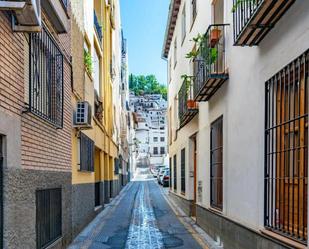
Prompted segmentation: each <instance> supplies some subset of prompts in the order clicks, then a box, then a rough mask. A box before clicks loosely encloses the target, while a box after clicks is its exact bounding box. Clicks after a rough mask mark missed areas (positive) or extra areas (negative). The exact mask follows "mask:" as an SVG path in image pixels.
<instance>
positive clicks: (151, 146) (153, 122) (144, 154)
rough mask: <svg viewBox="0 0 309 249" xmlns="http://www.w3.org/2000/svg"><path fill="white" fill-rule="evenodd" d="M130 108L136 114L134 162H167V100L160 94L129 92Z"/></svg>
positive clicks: (150, 164) (138, 163) (149, 163)
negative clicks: (140, 94) (141, 94)
mask: <svg viewBox="0 0 309 249" xmlns="http://www.w3.org/2000/svg"><path fill="white" fill-rule="evenodd" d="M129 106H130V110H131V111H132V112H134V113H135V115H136V128H135V136H136V163H137V165H140V166H145V165H147V166H155V165H166V164H167V158H168V155H167V123H166V106H167V102H166V100H165V99H164V98H163V97H162V95H161V94H145V95H143V96H136V95H134V93H130V103H129Z"/></svg>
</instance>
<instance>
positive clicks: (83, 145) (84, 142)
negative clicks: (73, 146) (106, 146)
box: [79, 132, 94, 172]
mask: <svg viewBox="0 0 309 249" xmlns="http://www.w3.org/2000/svg"><path fill="white" fill-rule="evenodd" d="M79 148H80V151H79V157H80V162H79V163H80V165H79V167H80V171H90V172H93V171H94V141H93V140H92V139H91V138H89V137H88V136H87V135H85V134H84V133H82V132H81V133H80V137H79Z"/></svg>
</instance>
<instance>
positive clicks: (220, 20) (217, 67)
mask: <svg viewBox="0 0 309 249" xmlns="http://www.w3.org/2000/svg"><path fill="white" fill-rule="evenodd" d="M212 22H213V24H215V25H216V24H224V0H215V1H214V2H213V6H212ZM216 30H217V31H216ZM223 32H224V28H222V26H218V27H214V28H213V29H212V30H211V34H210V36H211V38H210V39H211V40H212V39H217V40H218V42H217V43H213V45H211V50H212V51H211V52H210V54H211V55H214V54H217V55H216V56H217V59H216V61H215V62H214V64H213V69H212V70H213V72H214V73H223V72H224V70H225V68H224V44H223V42H224V40H223V39H222V38H223V37H224V34H223ZM214 37H217V38H214ZM210 43H212V41H210Z"/></svg>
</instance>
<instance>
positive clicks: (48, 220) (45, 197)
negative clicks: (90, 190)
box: [36, 188, 62, 249]
mask: <svg viewBox="0 0 309 249" xmlns="http://www.w3.org/2000/svg"><path fill="white" fill-rule="evenodd" d="M61 204H62V201H61V188H56V189H44V190H38V191H36V231H37V249H43V248H47V247H48V246H49V245H51V244H52V243H54V242H55V241H56V240H57V239H59V238H60V237H61V235H62V207H61Z"/></svg>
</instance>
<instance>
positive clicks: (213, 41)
mask: <svg viewBox="0 0 309 249" xmlns="http://www.w3.org/2000/svg"><path fill="white" fill-rule="evenodd" d="M220 37H221V30H220V29H213V30H211V32H210V46H211V47H212V48H213V47H215V46H216V45H217V44H218V42H219V40H220Z"/></svg>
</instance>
